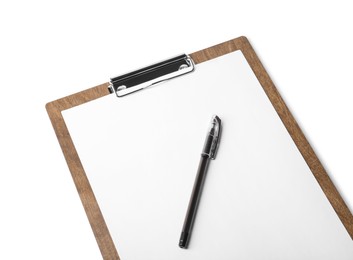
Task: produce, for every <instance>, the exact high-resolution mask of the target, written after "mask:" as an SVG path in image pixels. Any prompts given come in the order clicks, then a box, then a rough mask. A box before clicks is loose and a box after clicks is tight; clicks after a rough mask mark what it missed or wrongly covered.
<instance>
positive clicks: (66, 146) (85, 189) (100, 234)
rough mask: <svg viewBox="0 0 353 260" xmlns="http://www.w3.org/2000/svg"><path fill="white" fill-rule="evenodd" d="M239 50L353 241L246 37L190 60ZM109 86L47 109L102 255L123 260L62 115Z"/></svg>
mask: <svg viewBox="0 0 353 260" xmlns="http://www.w3.org/2000/svg"><path fill="white" fill-rule="evenodd" d="M237 50H240V51H241V52H242V53H243V55H244V56H245V58H246V60H247V62H248V64H249V65H250V67H251V69H252V70H253V72H254V74H255V75H256V77H257V80H258V81H259V82H260V84H261V86H262V87H263V89H264V91H265V92H266V94H267V96H268V98H269V100H270V101H271V103H272V105H273V107H274V108H275V110H276V112H277V113H278V115H279V117H280V119H281V120H282V122H283V124H284V125H285V127H286V129H287V131H288V133H289V134H290V136H291V137H292V139H293V141H294V143H295V144H296V146H297V148H298V149H299V151H300V153H301V154H302V156H303V158H304V159H305V161H306V163H307V165H308V166H309V168H310V170H311V172H312V174H313V175H314V177H315V178H316V180H317V182H318V183H319V185H320V187H321V189H322V190H323V192H324V193H325V195H326V197H327V198H328V200H329V201H330V203H331V205H332V207H333V208H334V210H335V211H336V213H337V215H338V217H339V218H340V220H341V222H342V223H343V225H344V226H345V228H346V230H347V231H348V233H349V234H350V236H351V238H352V239H353V216H352V214H351V212H350V211H349V209H348V207H347V206H346V204H345V202H344V201H343V199H342V197H341V196H340V194H339V192H338V191H337V189H336V188H335V186H334V184H333V183H332V181H331V180H330V178H329V176H328V175H327V173H326V171H325V169H324V167H323V166H322V164H321V163H320V161H319V159H318V158H317V156H316V154H315V152H314V151H313V149H312V147H311V146H310V144H309V143H308V141H307V139H306V138H305V136H304V134H303V132H302V131H301V129H300V127H299V126H298V124H297V122H296V121H295V119H294V117H293V116H292V114H291V113H290V111H289V109H288V107H287V106H286V104H285V103H284V101H283V99H282V98H281V96H280V94H279V92H278V91H277V89H276V87H275V86H274V84H273V82H272V81H271V79H270V77H269V76H268V74H267V72H266V71H265V69H264V67H263V66H262V64H261V62H260V60H259V58H258V57H257V55H256V54H255V52H254V50H253V48H252V47H251V45H250V43H249V41H248V40H247V39H246V38H245V37H239V38H236V39H233V40H230V41H227V42H224V43H221V44H218V45H215V46H213V47H210V48H207V49H204V50H201V51H197V52H194V53H192V54H190V57H191V58H192V59H193V61H194V63H195V64H199V63H202V62H206V61H208V60H211V59H214V58H216V57H219V56H222V55H225V54H228V53H231V52H234V51H237ZM109 85H110V83H109V82H107V83H104V84H101V85H98V86H96V87H93V88H90V89H87V90H84V91H81V92H78V93H76V94H73V95H70V96H67V97H64V98H61V99H58V100H55V101H52V102H49V103H48V104H47V105H46V109H47V112H48V115H49V117H50V120H51V122H52V125H53V128H54V130H55V133H56V136H57V138H58V141H59V144H60V146H61V149H62V151H63V154H64V156H65V159H66V162H67V164H68V167H69V170H70V172H71V175H72V178H73V180H74V182H75V185H76V188H77V191H78V193H79V196H80V198H81V201H82V204H83V206H84V209H85V211H86V214H87V217H88V219H89V222H90V225H91V227H92V230H93V233H94V235H95V238H96V240H97V243H98V246H99V248H100V251H101V253H102V256H103V258H104V259H120V258H119V254H118V250H119V248H118V249H117V248H116V247H115V245H114V243H113V240H112V238H111V235H110V234H109V230H108V228H107V225H106V223H105V221H104V218H103V215H102V213H101V211H100V208H99V205H98V203H97V200H96V198H95V195H94V193H93V191H92V188H91V185H90V183H89V181H88V178H87V176H86V173H85V171H84V168H83V165H82V163H81V161H80V157H79V155H78V153H77V151H76V149H75V146H74V143H73V141H72V139H71V137H70V133H69V130H68V128H67V126H66V124H65V121H64V118H63V116H62V113H61V112H62V111H64V110H67V109H70V108H73V107H75V106H79V105H82V104H84V103H86V102H89V101H92V100H95V99H98V98H102V97H104V96H106V95H109V94H110V92H109V90H108V87H109ZM117 247H118V245H117Z"/></svg>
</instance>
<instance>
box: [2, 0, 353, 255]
mask: <svg viewBox="0 0 353 260" xmlns="http://www.w3.org/2000/svg"><path fill="white" fill-rule="evenodd" d="M350 2H351V1H337V0H336V1H295V3H294V2H293V3H289V2H285V1H266V2H265V1H239V2H238V1H221V0H219V1H202V2H201V1H200V2H199V3H194V2H191V1H173V2H167V1H126V2H125V3H122V2H118V1H60V2H59V1H58V2H50V1H36V0H34V1H11V2H10V1H7V2H5V1H1V2H0V37H1V38H0V86H1V92H0V111H1V112H0V115H1V117H0V120H1V121H0V127H1V128H0V129H1V130H0V155H1V157H0V158H1V161H0V162H1V163H0V205H1V214H0V230H1V232H0V245H1V250H0V259H100V258H101V256H100V252H99V249H98V246H97V245H96V242H95V239H94V236H93V233H92V232H91V228H90V226H89V223H88V220H87V218H86V215H85V212H84V210H83V207H82V205H81V202H80V200H79V197H78V194H77V192H76V189H75V186H74V184H73V181H72V179H71V176H70V173H69V171H68V168H67V166H66V163H65V160H64V158H63V155H62V153H61V150H60V148H59V145H58V142H57V140H56V137H55V134H54V131H53V129H52V126H51V124H50V121H49V119H48V116H47V114H46V111H45V108H44V106H45V103H46V102H48V101H51V100H54V99H57V98H60V97H63V96H66V95H69V94H72V93H75V92H77V91H80V90H83V89H86V88H88V87H93V86H95V85H98V84H100V83H103V82H106V81H108V79H109V77H111V76H115V75H117V74H120V73H124V72H126V71H129V70H133V69H136V68H139V67H141V66H144V65H148V64H150V63H152V62H154V61H159V60H163V59H165V58H168V57H170V56H173V55H174V54H179V53H182V52H185V53H192V52H194V51H197V50H200V49H203V48H205V47H209V46H211V45H214V44H217V43H220V42H223V41H226V40H229V39H232V38H235V37H238V36H241V35H245V36H247V37H248V39H249V40H250V42H251V44H252V46H253V47H254V49H255V51H256V52H257V54H258V56H259V57H260V59H261V61H262V62H263V64H264V66H265V68H266V69H267V71H268V73H269V74H270V76H271V77H272V80H273V81H274V83H275V85H276V86H277V88H278V90H279V91H280V93H281V95H282V97H283V98H284V99H285V101H286V103H287V105H288V106H289V108H290V110H291V111H292V113H293V114H294V116H295V118H296V119H297V121H298V122H299V124H300V126H301V128H302V130H303V131H304V133H305V134H306V136H307V138H308V139H309V142H310V143H311V145H312V146H313V148H314V150H315V151H316V153H317V154H318V156H319V158H320V159H321V161H322V163H323V164H324V166H325V168H326V170H327V171H328V173H329V175H330V177H331V178H332V180H333V181H334V182H335V184H336V186H337V188H338V189H339V191H340V193H341V194H342V196H343V197H344V199H345V200H346V202H347V204H348V205H349V207H350V208H351V209H352V208H353V189H352V187H353V166H352V163H351V160H352V159H351V158H352V150H353V137H352V133H353V123H352V112H353V102H352V99H353V88H352V87H353V78H352V76H351V74H352V72H351V70H352V58H353V50H352V48H351V46H352V45H353V33H352V24H353V16H352V11H353V9H352V7H351V5H352V4H350Z"/></svg>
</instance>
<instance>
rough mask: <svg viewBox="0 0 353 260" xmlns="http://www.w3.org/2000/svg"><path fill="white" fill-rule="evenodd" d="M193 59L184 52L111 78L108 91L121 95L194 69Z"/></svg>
mask: <svg viewBox="0 0 353 260" xmlns="http://www.w3.org/2000/svg"><path fill="white" fill-rule="evenodd" d="M194 69H195V65H194V62H193V60H192V59H191V58H190V57H189V56H188V55H186V54H183V55H179V56H177V57H174V58H171V59H168V60H165V61H162V62H159V63H156V64H153V65H150V66H147V67H145V68H142V69H139V70H136V71H133V72H129V73H126V74H124V75H121V76H118V77H115V78H111V79H110V86H109V92H110V93H114V92H115V94H116V95H117V97H123V96H126V95H129V94H132V93H135V92H137V91H140V90H142V89H145V88H147V87H150V86H152V85H155V84H157V83H160V82H162V81H165V80H168V79H172V78H176V77H179V76H181V75H184V74H187V73H190V72H192V71H194Z"/></svg>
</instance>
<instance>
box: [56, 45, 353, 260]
mask: <svg viewBox="0 0 353 260" xmlns="http://www.w3.org/2000/svg"><path fill="white" fill-rule="evenodd" d="M63 114H64V118H65V121H66V124H67V126H68V128H69V131H70V134H71V136H72V139H73V141H74V143H75V146H76V148H77V151H78V154H79V156H80V158H81V161H82V163H83V165H84V168H85V171H86V174H87V176H88V178H89V181H90V183H91V185H92V188H93V191H94V193H95V195H96V197H97V200H98V203H99V205H100V208H101V210H102V213H103V216H104V218H105V220H106V223H107V225H108V228H109V231H110V233H111V235H112V237H113V240H114V243H115V245H116V247H117V250H118V253H119V255H120V257H121V258H122V259H153V260H156V259H163V260H165V259H168V260H172V259H185V260H188V259H190V260H191V259H193V260H194V259H203V260H205V259H249V260H256V259H259V260H260V259H261V260H264V259H271V260H273V259H281V260H283V259H293V260H294V259H295V260H297V259H320V260H323V259H330V260H331V259H340V260H344V259H353V243H352V240H351V238H350V237H349V234H348V233H347V231H346V230H345V228H344V226H343V225H342V223H341V221H340V220H339V218H338V216H337V215H336V213H335V212H334V210H333V208H332V206H331V205H330V204H329V202H328V200H327V198H326V196H325V194H324V193H323V191H322V190H321V188H320V187H319V185H318V183H317V181H316V179H315V178H314V176H313V175H312V173H311V171H310V169H309V168H308V166H307V164H306V163H305V161H304V159H303V158H302V156H301V154H300V152H299V151H298V149H297V148H296V146H295V144H294V142H293V141H292V139H291V137H290V135H289V134H288V132H287V131H286V129H285V127H284V125H283V123H282V122H281V120H280V118H279V117H278V115H277V113H276V111H275V110H274V108H273V107H272V105H271V103H270V101H269V99H268V97H267V96H266V94H265V92H264V91H263V89H262V87H261V86H260V84H259V83H258V81H257V79H256V77H255V75H254V74H253V72H252V70H251V68H250V67H249V65H248V64H247V62H246V60H245V58H244V56H243V55H242V53H241V52H240V51H237V52H234V53H231V54H228V55H224V56H222V57H219V58H216V59H214V60H211V61H208V62H205V63H202V64H199V65H197V66H196V70H195V72H193V73H191V74H189V75H186V76H183V77H180V78H176V79H173V80H170V81H168V82H166V83H163V84H160V85H158V86H155V87H153V88H150V89H147V90H144V91H142V92H139V93H135V94H133V95H130V96H126V97H124V98H120V99H118V98H116V97H115V95H109V96H108V97H104V98H101V99H98V100H96V101H93V102H90V103H88V104H84V105H81V106H78V107H76V108H73V109H70V110H68V111H64V113H63ZM214 114H217V115H218V116H219V117H220V118H221V119H222V123H223V132H222V137H221V141H220V146H219V150H218V154H217V157H216V160H214V161H211V163H210V166H209V170H208V173H207V177H206V180H205V185H204V188H203V193H202V197H201V201H200V204H199V208H198V212H197V216H196V220H195V224H194V228H193V232H192V236H191V240H190V244H189V248H188V249H186V250H185V249H180V248H179V247H178V242H179V237H180V232H181V229H182V226H183V221H184V217H185V213H186V209H187V206H188V202H189V198H190V194H191V191H192V187H193V184H194V179H195V176H196V171H197V167H198V163H199V160H200V153H201V150H202V147H203V143H204V140H205V137H206V131H207V128H208V126H209V122H210V120H211V116H212V115H214Z"/></svg>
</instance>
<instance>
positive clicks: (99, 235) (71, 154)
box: [46, 83, 120, 260]
mask: <svg viewBox="0 0 353 260" xmlns="http://www.w3.org/2000/svg"><path fill="white" fill-rule="evenodd" d="M107 94H109V92H108V89H107V83H105V84H102V85H99V86H96V87H93V88H91V89H87V90H85V91H81V92H79V93H76V94H73V95H70V96H68V97H65V98H62V99H58V100H55V101H52V102H49V103H47V104H46V110H47V113H48V115H49V118H50V121H51V123H52V125H53V128H54V131H55V134H56V136H57V138H58V141H59V144H60V147H61V150H62V151H63V154H64V157H65V160H66V163H67V165H68V167H69V170H70V172H71V176H72V179H73V180H74V183H75V186H76V189H77V192H78V194H79V196H80V199H81V202H82V205H83V207H84V210H85V212H86V215H87V218H88V220H89V223H90V225H91V228H92V230H93V233H94V236H95V238H96V241H97V244H98V247H99V249H100V251H101V254H102V256H103V259H106V260H119V259H120V257H119V255H118V252H117V250H116V248H115V245H114V243H113V240H112V238H111V235H110V233H109V230H108V227H107V225H106V223H105V220H104V217H103V215H102V212H101V210H100V208H99V205H98V202H97V200H96V198H95V195H94V193H93V191H92V188H91V185H90V183H89V180H88V178H87V175H86V173H85V170H84V168H83V165H82V163H81V160H80V158H79V155H78V153H77V151H76V148H75V145H74V143H73V141H72V139H71V136H70V133H69V130H68V128H67V126H66V124H65V120H64V118H63V116H62V113H61V112H62V111H63V110H65V109H68V108H71V107H74V106H77V105H80V104H83V103H86V102H88V101H91V100H94V99H97V98H100V97H102V96H105V95H107Z"/></svg>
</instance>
